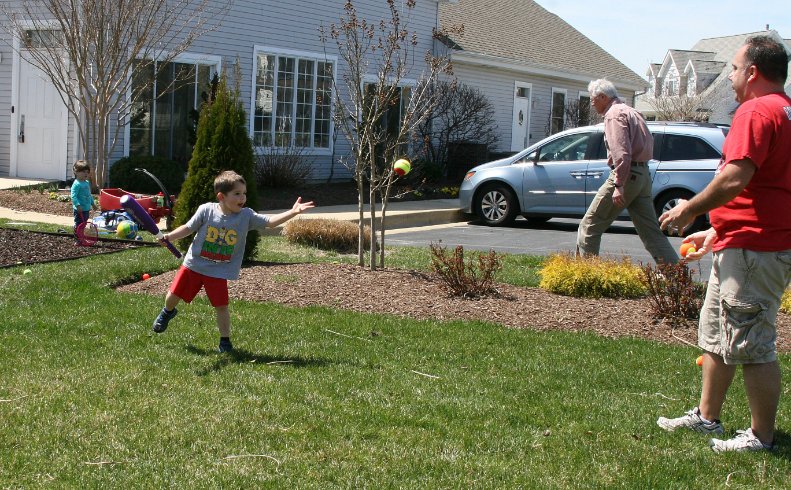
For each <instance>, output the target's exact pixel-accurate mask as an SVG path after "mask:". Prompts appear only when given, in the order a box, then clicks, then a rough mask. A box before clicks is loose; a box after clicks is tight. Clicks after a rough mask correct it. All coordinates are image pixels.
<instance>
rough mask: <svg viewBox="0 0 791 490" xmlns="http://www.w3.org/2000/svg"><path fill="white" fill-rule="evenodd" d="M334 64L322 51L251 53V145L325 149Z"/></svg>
mask: <svg viewBox="0 0 791 490" xmlns="http://www.w3.org/2000/svg"><path fill="white" fill-rule="evenodd" d="M334 74H335V64H334V62H333V61H331V60H326V59H325V58H324V57H323V56H322V55H315V56H311V55H309V54H292V53H285V52H284V53H278V52H276V51H275V50H269V49H265V50H260V51H258V50H257V51H256V54H255V79H254V87H253V121H252V123H253V144H254V145H255V146H257V147H278V148H285V147H290V146H295V147H301V148H316V149H329V147H330V144H331V134H332V120H331V118H332V81H333V77H334Z"/></svg>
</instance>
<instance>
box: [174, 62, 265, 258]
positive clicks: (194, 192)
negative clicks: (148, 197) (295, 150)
mask: <svg viewBox="0 0 791 490" xmlns="http://www.w3.org/2000/svg"><path fill="white" fill-rule="evenodd" d="M237 80H238V77H237ZM254 167H255V156H254V154H253V142H252V141H251V140H250V136H249V135H248V134H247V113H246V112H245V110H244V103H243V102H242V100H241V99H240V98H239V88H238V87H236V88H234V89H231V88H229V87H228V80H227V78H226V75H224V74H223V75H222V77H220V81H219V84H218V85H217V92H216V96H215V99H214V100H209V101H207V102H205V103H204V104H203V105H202V106H201V111H200V117H199V119H198V128H197V139H196V141H195V148H194V149H193V151H192V158H191V159H190V162H189V169H188V171H187V179H186V181H185V182H184V185H183V186H182V188H181V193H180V194H179V197H178V199H177V200H176V206H175V209H174V213H175V220H174V226H176V227H178V226H180V225H182V224H184V223H186V222H187V221H188V220H189V219H190V218H191V217H192V215H193V214H195V211H197V209H198V206H200V205H201V204H203V203H206V202H214V201H216V200H217V195H216V194H215V192H214V178H215V177H217V175H219V174H220V172H222V171H225V170H233V171H235V172H236V173H238V174H239V175H241V176H242V177H244V179H245V181H247V206H248V207H253V208H254V209H255V206H257V203H258V193H257V190H256V184H255V173H254ZM258 237H259V235H258V232H257V231H250V232H248V234H247V243H246V245H245V250H244V260H245V261H249V260H251V259H252V258H253V255H254V253H255V248H256V246H257V245H258ZM191 240H192V237H191V236H190V237H187V238H184V239H182V240H179V242H178V246H179V247H180V248H181V249H182V250H186V248H187V247H189V244H190V241H191Z"/></svg>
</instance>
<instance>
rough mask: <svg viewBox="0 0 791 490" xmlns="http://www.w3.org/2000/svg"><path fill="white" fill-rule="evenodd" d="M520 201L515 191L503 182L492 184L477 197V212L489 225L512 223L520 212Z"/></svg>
mask: <svg viewBox="0 0 791 490" xmlns="http://www.w3.org/2000/svg"><path fill="white" fill-rule="evenodd" d="M518 208H519V202H518V201H517V200H516V196H514V193H513V191H511V189H510V188H508V187H507V186H505V185H503V184H490V185H487V186H486V187H484V188H483V189H481V191H480V192H479V193H478V194H477V197H476V199H475V214H477V215H478V218H480V220H481V221H483V222H484V224H486V225H487V226H504V225H510V224H511V223H513V222H514V220H515V219H516V216H517V215H518V214H519V209H518Z"/></svg>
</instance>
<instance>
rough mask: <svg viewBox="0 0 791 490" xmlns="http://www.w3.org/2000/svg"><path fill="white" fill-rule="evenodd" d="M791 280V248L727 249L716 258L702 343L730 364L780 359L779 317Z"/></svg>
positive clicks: (702, 323)
mask: <svg viewBox="0 0 791 490" xmlns="http://www.w3.org/2000/svg"><path fill="white" fill-rule="evenodd" d="M789 280H791V250H785V251H783V252H755V251H752V250H745V249H741V248H728V249H725V250H722V251H720V252H716V253H715V254H714V256H713V258H712V266H711V276H710V277H709V284H708V288H707V289H706V299H705V300H704V302H703V308H702V309H701V311H700V323H699V325H698V345H699V346H700V347H701V348H702V349H704V350H706V351H708V352H712V353H714V354H717V355H719V356H721V357H722V358H723V360H724V361H725V363H726V364H763V363H767V362H773V361H775V360H777V351H776V349H775V342H776V340H777V331H776V328H775V321H776V319H777V311H778V310H779V309H780V301H781V298H782V296H783V291H785V289H786V288H787V287H788V284H789Z"/></svg>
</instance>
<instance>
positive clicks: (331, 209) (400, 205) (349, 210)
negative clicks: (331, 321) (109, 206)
mask: <svg viewBox="0 0 791 490" xmlns="http://www.w3.org/2000/svg"><path fill="white" fill-rule="evenodd" d="M46 182H47V181H41V180H29V179H13V178H8V177H0V189H12V188H14V187H20V186H26V185H35V184H39V183H46ZM381 209H382V206H381V204H379V205H377V216H379V215H380V213H381ZM282 211H284V210H283V209H275V210H264V211H261V212H262V213H264V214H277V213H280V212H282ZM365 216H366V218H365V219H368V207H367V206H366V209H365ZM0 218H5V219H8V220H10V221H11V222H12V223H27V222H34V223H50V224H56V225H61V226H72V225H73V224H74V218H72V217H71V216H57V215H53V214H45V213H34V212H27V211H15V210H13V209H7V208H2V207H0ZM299 219H334V220H339V221H350V222H353V223H356V222H357V221H358V219H359V213H358V212H357V205H356V204H351V205H343V206H319V207H315V208H313V209H311V210H310V211H308V212H307V213H304V214H302V215H301V216H300V217H299ZM466 220H467V218H466V216H465V215H464V214H463V213H462V212H461V210H460V208H459V200H458V199H435V200H428V201H408V202H391V203H389V204H388V205H387V229H388V231H393V230H399V229H404V228H416V227H423V226H436V225H446V224H451V223H457V222H459V221H466ZM164 223H165V220H161V221H160V225H161V226H164ZM280 231H281V230H280V227H277V228H273V229H269V230H267V232H268V233H267V234H280Z"/></svg>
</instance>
